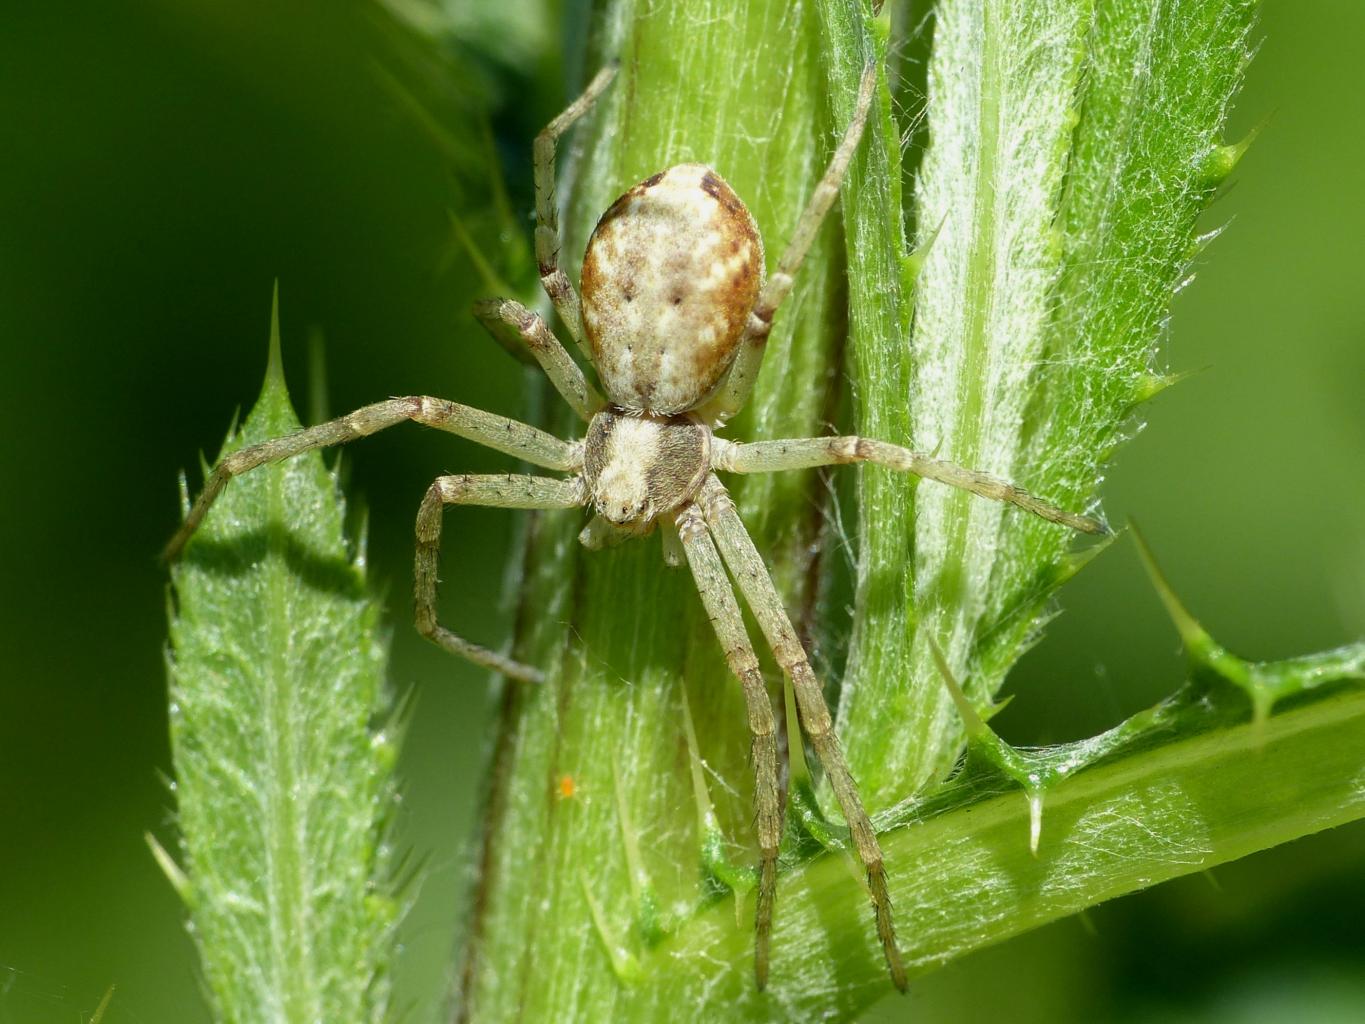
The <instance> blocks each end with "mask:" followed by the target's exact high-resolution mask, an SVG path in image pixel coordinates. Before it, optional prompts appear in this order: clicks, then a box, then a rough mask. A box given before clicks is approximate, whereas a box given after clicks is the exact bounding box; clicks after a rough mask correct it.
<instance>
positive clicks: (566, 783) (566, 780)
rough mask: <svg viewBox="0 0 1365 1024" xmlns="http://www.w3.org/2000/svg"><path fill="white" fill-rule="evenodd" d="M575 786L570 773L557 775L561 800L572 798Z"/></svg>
mask: <svg viewBox="0 0 1365 1024" xmlns="http://www.w3.org/2000/svg"><path fill="white" fill-rule="evenodd" d="M576 790H577V786H576V785H575V784H574V780H573V776H572V775H561V776H560V777H559V797H560V799H561V800H572V799H573V795H574V792H575V791H576Z"/></svg>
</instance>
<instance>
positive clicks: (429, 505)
mask: <svg viewBox="0 0 1365 1024" xmlns="http://www.w3.org/2000/svg"><path fill="white" fill-rule="evenodd" d="M583 495H584V490H583V481H582V479H581V478H579V477H573V478H572V479H569V480H556V479H551V478H549V477H536V476H513V475H510V474H505V475H479V476H471V475H467V474H466V475H460V476H438V477H437V478H436V480H435V481H434V482H433V483H432V485H431V487H430V488H428V490H427V493H426V497H424V498H423V499H422V507H421V508H420V509H418V512H417V555H416V559H415V562H414V566H413V579H414V584H413V597H414V603H415V605H416V618H417V629H418V631H419V632H420V633H421V634H422V635H423V636H425V637H427V638H428V639H429V640H432V641H434V642H435V643H437V644H439V645H440V646H442V647H444V648H445V649H446V650H447V651H449V652H450V653H451V654H458V655H459V656H460V657H462V658H468V659H469V660H470V661H472V662H474V664H476V665H483V666H484V667H485V668H491V669H493V670H494V671H496V672H501V673H502V674H503V675H505V676H509V677H510V678H512V679H520V680H522V681H523V682H528V683H540V682H544V680H545V675H544V673H542V672H541V671H540V669H538V668H534V667H532V666H530V665H524V664H522V663H521V662H519V661H513V660H512V659H511V658H508V657H506V656H504V655H501V654H498V653H497V652H495V651H490V650H489V649H488V648H486V647H480V646H479V645H478V644H474V643H470V642H469V641H468V640H465V639H464V638H463V637H460V636H457V635H456V634H455V633H453V632H451V631H450V630H449V629H446V628H445V627H444V626H442V625H441V624H440V623H439V622H437V621H436V585H437V582H438V580H437V559H438V555H439V554H440V548H441V518H442V515H443V513H444V512H445V506H447V505H484V506H488V507H491V508H539V509H552V508H577V507H578V506H580V505H582V504H583V500H584V498H583Z"/></svg>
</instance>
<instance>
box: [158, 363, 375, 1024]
mask: <svg viewBox="0 0 1365 1024" xmlns="http://www.w3.org/2000/svg"><path fill="white" fill-rule="evenodd" d="M297 428H298V421H297V418H296V417H295V415H294V412H293V409H292V408H291V406H290V404H289V399H288V395H287V393H286V391H285V387H284V381H283V377H282V375H281V373H280V372H279V363H278V337H277V336H276V338H274V339H272V357H271V369H270V371H269V373H268V374H267V379H266V384H265V387H264V388H263V390H262V393H261V398H260V400H259V401H258V403H257V405H256V407H255V408H254V409H253V411H252V413H251V414H250V415H249V416H248V417H247V420H246V422H245V423H244V425H243V427H242V430H241V432H240V433H239V434H238V435H236V436H235V437H234V438H233V439H232V440H231V441H230V442H229V446H228V447H229V448H235V447H239V446H244V445H247V444H251V443H254V442H256V441H261V440H264V439H266V438H268V437H275V436H279V435H281V434H285V433H289V432H290V431H292V430H295V429H297ZM342 525H343V507H342V504H341V502H340V500H339V497H338V495H337V492H336V484H335V479H334V476H333V474H331V473H330V472H328V470H327V469H326V468H325V467H324V466H323V463H322V458H321V456H320V455H318V454H317V453H315V452H314V453H308V454H306V455H304V456H301V457H299V458H296V459H293V460H290V461H288V462H285V463H283V464H279V465H275V466H266V467H262V468H261V469H259V470H257V471H255V472H252V473H248V474H246V475H244V476H242V477H240V478H238V479H237V480H234V481H233V482H232V483H231V484H229V486H228V487H227V489H226V490H225V491H224V493H223V495H222V496H221V498H220V500H219V501H218V502H217V503H216V504H215V506H214V508H213V510H212V512H211V514H210V515H209V516H208V518H207V519H206V520H205V522H204V524H203V526H202V527H201V529H200V530H199V532H198V533H197V534H196V535H195V537H194V538H192V540H191V542H190V544H189V546H188V547H187V549H186V552H185V555H184V558H183V560H182V562H181V563H180V564H178V565H177V566H176V567H175V568H174V571H173V579H174V583H175V597H176V614H175V616H174V617H173V619H172V622H171V656H170V674H171V739H172V749H173V755H174V762H175V771H176V783H175V785H176V796H177V802H178V806H179V815H178V817H179V823H180V828H181V835H182V854H183V862H184V866H185V872H186V875H187V876H188V879H189V889H190V899H189V902H190V911H191V925H192V930H193V932H194V934H195V937H196V940H197V941H198V944H199V947H200V951H201V954H202V957H203V962H204V970H205V975H206V978H207V981H208V988H209V991H210V994H211V997H212V1001H213V1003H214V1009H215V1013H216V1015H217V1017H218V1018H219V1019H221V1020H225V1021H239V1020H240V1021H261V1020H281V1021H283V1020H291V1021H292V1020H376V1019H381V1018H382V1017H383V1016H384V1014H385V1012H386V1007H387V1000H388V977H389V974H390V971H391V964H392V956H393V941H392V935H393V927H394V925H395V922H396V920H397V918H398V916H399V913H398V909H399V908H398V903H397V901H396V900H395V899H394V898H393V897H392V896H391V895H390V888H391V887H390V884H389V867H388V863H387V859H388V856H387V852H386V848H385V846H384V838H385V831H386V828H387V822H388V819H389V817H390V814H391V811H392V807H393V800H394V782H393V775H392V768H393V760H394V750H393V740H392V739H391V737H388V736H386V735H385V734H383V733H375V732H373V731H372V729H371V725H372V722H374V721H375V720H376V719H378V718H382V717H383V716H384V715H386V714H387V708H388V703H387V694H386V692H385V687H384V663H385V657H386V643H385V641H384V639H383V638H382V636H381V633H380V630H379V629H378V625H377V620H378V609H377V605H376V603H375V602H373V601H372V600H371V599H370V598H369V596H368V594H367V592H366V586H365V581H364V575H363V572H362V570H361V568H360V566H359V564H358V562H357V560H356V559H355V557H354V556H353V554H352V553H351V551H350V549H349V546H348V544H347V542H346V539H345V536H344V533H343V529H342Z"/></svg>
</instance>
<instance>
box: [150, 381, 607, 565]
mask: <svg viewBox="0 0 1365 1024" xmlns="http://www.w3.org/2000/svg"><path fill="white" fill-rule="evenodd" d="M406 420H413V421H415V422H417V423H422V424H424V425H426V426H428V427H435V428H436V429H438V430H445V431H448V432H449V433H452V434H458V435H459V436H460V437H463V438H466V439H468V440H470V441H474V442H476V443H478V444H481V445H484V446H485V447H488V448H492V449H494V450H496V451H500V452H505V453H507V454H508V455H514V456H516V457H517V458H519V459H525V460H526V461H527V462H529V463H531V464H532V465H536V466H543V467H545V468H546V469H557V470H562V471H565V472H577V471H578V470H579V469H581V468H582V466H583V446H582V445H581V444H570V443H568V442H567V441H561V440H560V439H559V438H557V437H555V436H554V435H553V434H547V433H545V432H544V431H543V430H537V429H536V428H535V427H532V426H528V425H527V424H525V423H521V422H518V421H517V420H512V419H508V418H507V417H506V416H498V415H495V414H494V413H491V412H484V411H483V410H482V409H475V408H473V407H471V406H468V405H460V404H459V403H458V402H447V401H446V400H445V399H443V398H430V397H428V396H425V395H410V396H408V397H406V398H391V399H389V400H388V401H387V402H376V403H375V404H374V405H367V406H364V407H363V408H360V409H357V410H356V411H355V412H353V413H348V414H347V415H345V416H339V417H337V418H336V419H334V420H328V421H327V422H326V423H319V424H318V425H317V426H316V427H308V428H307V429H305V430H299V431H295V432H294V433H292V434H288V435H286V436H284V437H275V438H271V439H270V440H269V441H262V442H261V443H260V444H254V445H251V446H250V447H249V448H239V449H238V450H237V451H235V452H232V453H230V454H228V455H225V456H224V457H223V460H222V461H221V462H219V463H218V465H217V466H215V467H214V469H213V472H212V473H210V474H209V476H208V479H207V480H205V481H204V489H203V490H202V491H201V492H200V493H199V497H198V498H196V499H195V502H194V504H193V505H192V506H191V507H190V510H189V513H188V514H187V515H186V516H185V521H184V522H183V523H181V524H180V529H179V530H177V531H176V532H175V536H173V537H172V538H171V539H170V542H169V543H168V544H167V545H166V547H165V550H163V551H162V553H161V557H162V559H163V560H165V561H167V562H170V561H174V560H175V559H176V558H178V557H179V556H180V552H181V551H182V550H184V547H185V543H186V542H187V541H188V540H189V539H190V537H191V536H192V535H193V534H194V531H195V530H196V529H198V528H199V524H200V523H201V522H203V520H204V516H205V515H206V514H207V513H208V510H209V508H210V507H211V506H212V505H213V503H214V501H215V500H217V498H218V495H219V494H220V493H221V492H222V490H223V488H224V487H226V486H227V484H228V481H229V480H231V479H232V478H233V477H234V476H241V475H242V474H243V473H247V472H250V471H251V470H253V469H256V468H258V467H260V466H264V465H265V464H266V463H269V462H280V461H282V460H284V459H292V458H293V457H294V456H295V455H302V454H303V453H304V452H306V451H311V450H312V449H314V448H330V447H332V446H334V445H339V444H345V443H346V442H347V441H354V440H356V439H357V438H360V437H367V436H368V435H370V434H374V433H377V432H378V431H380V430H384V429H386V428H388V427H392V426H394V425H395V424H397V423H403V422H404V421H406Z"/></svg>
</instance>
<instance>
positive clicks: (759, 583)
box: [698, 474, 906, 992]
mask: <svg viewBox="0 0 1365 1024" xmlns="http://www.w3.org/2000/svg"><path fill="white" fill-rule="evenodd" d="M698 502H699V504H700V505H701V509H702V512H703V513H704V515H705V517H706V525H707V527H708V528H709V530H710V533H711V535H712V536H713V537H714V538H715V541H716V546H717V547H718V548H719V549H720V554H721V556H722V557H723V558H724V559H725V564H726V565H727V566H729V568H730V573H731V574H732V575H733V576H734V579H735V583H736V584H737V585H738V586H739V589H740V591H741V592H742V593H743V594H744V600H745V601H746V602H747V603H748V605H749V608H750V610H751V611H753V613H754V618H756V619H757V620H758V624H759V628H760V629H762V630H763V635H764V636H765V637H766V638H767V640H768V646H769V647H770V648H772V652H773V656H774V657H775V658H776V659H777V664H778V666H779V667H780V668H781V669H782V671H783V672H784V673H786V675H787V678H788V679H790V680H791V683H792V690H793V692H794V693H795V695H796V705H797V709H798V711H799V712H800V715H801V726H802V728H803V730H804V731H805V733H806V735H807V736H808V737H810V741H811V746H813V747H814V748H815V753H816V756H817V757H819V758H820V763H821V764H822V765H823V766H824V769H825V777H826V778H827V779H828V780H829V784H830V788H831V789H833V790H834V796H835V798H836V799H837V800H838V801H839V809H840V810H841V811H843V812H844V821H845V822H846V823H847V824H848V830H849V833H850V835H851V836H852V839H853V846H854V849H855V851H856V852H857V854H858V859H859V860H860V861H862V863H863V867H864V868H865V869H866V871H867V884H868V889H869V890H870V891H871V895H872V906H873V910H874V912H875V914H876V920H877V937H878V938H879V939H880V940H881V944H882V952H883V954H884V955H885V956H886V966H887V969H888V970H889V971H890V972H891V981H892V982H893V983H894V984H895V986H896V987H897V988H898V989H900V990H901V991H902V992H903V991H905V984H906V981H905V965H904V963H903V962H902V961H901V953H900V948H899V947H898V946H897V945H896V927H895V923H894V921H893V920H892V917H891V893H890V891H889V890H888V888H887V884H886V866H885V864H884V862H883V859H882V849H881V845H880V844H879V843H878V842H877V833H876V832H874V831H873V829H872V822H871V820H870V819H869V818H868V816H867V810H866V809H865V808H864V807H863V801H862V798H861V797H859V796H858V787H857V784H856V783H855V782H854V781H853V775H852V774H851V773H850V772H849V770H848V763H847V762H846V761H845V760H844V752H843V748H842V747H841V746H840V745H839V739H838V737H837V736H835V734H834V721H833V719H831V718H830V714H829V708H828V707H827V706H826V705H825V697H824V692H823V690H822V689H821V687H820V681H819V680H818V679H817V678H816V676H815V670H814V669H812V668H811V665H810V661H809V659H807V657H806V651H805V648H803V647H802V646H801V640H800V638H799V637H798V636H797V635H796V630H795V628H793V626H792V624H791V619H789V618H788V617H787V610H786V608H785V607H784V606H783V604H782V597H781V595H779V594H778V592H777V587H776V586H775V585H774V584H773V580H772V577H771V576H770V575H769V574H768V569H767V566H765V565H764V564H763V558H762V557H761V556H760V555H759V553H758V549H757V548H755V547H754V542H753V540H752V538H750V536H749V531H748V530H746V529H745V528H744V523H743V522H742V521H741V520H740V518H739V513H738V512H736V511H735V505H734V502H733V501H732V500H731V498H730V495H729V492H727V491H726V490H725V486H724V484H722V483H721V482H720V480H718V479H717V478H716V476H715V474H712V475H710V476H709V477H707V479H706V483H705V484H704V485H703V486H702V491H701V495H700V497H699V498H698Z"/></svg>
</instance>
